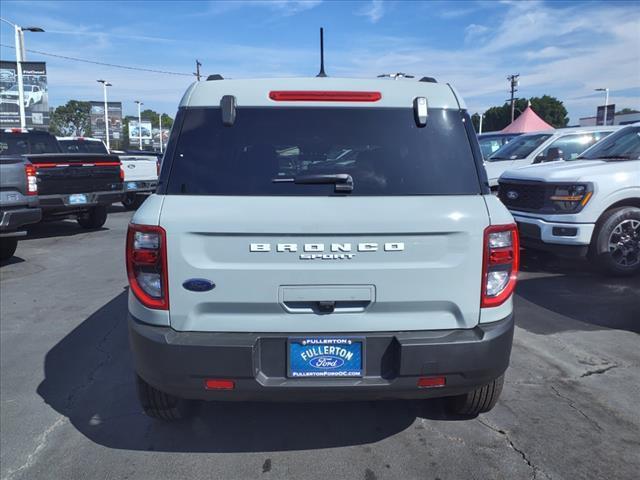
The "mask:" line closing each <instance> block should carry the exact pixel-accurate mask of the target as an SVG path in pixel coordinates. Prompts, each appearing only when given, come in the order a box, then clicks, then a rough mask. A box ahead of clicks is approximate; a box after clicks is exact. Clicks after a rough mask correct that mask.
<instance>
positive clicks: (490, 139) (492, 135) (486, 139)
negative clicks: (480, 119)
mask: <svg viewBox="0 0 640 480" xmlns="http://www.w3.org/2000/svg"><path fill="white" fill-rule="evenodd" d="M518 135H521V134H520V133H500V132H488V133H481V134H479V135H478V143H479V144H480V151H481V152H482V158H483V159H485V160H486V159H487V158H489V157H490V156H491V155H493V154H494V153H495V152H496V151H497V150H498V149H499V148H501V147H502V146H503V145H506V144H507V143H509V141H511V140H513V139H514V138H516V137H517V136H518Z"/></svg>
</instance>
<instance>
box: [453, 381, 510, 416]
mask: <svg viewBox="0 0 640 480" xmlns="http://www.w3.org/2000/svg"><path fill="white" fill-rule="evenodd" d="M503 384H504V375H501V376H499V377H498V378H496V379H495V380H493V381H492V382H491V383H488V384H487V385H484V386H482V387H480V388H477V389H475V390H474V391H472V392H469V393H467V394H464V395H458V396H456V397H450V398H447V409H448V410H449V412H450V413H453V414H455V415H464V416H465V417H467V416H468V417H477V416H478V415H479V414H481V413H487V412H488V411H490V410H491V409H492V408H493V407H495V405H496V403H497V402H498V398H500V393H502V385H503Z"/></svg>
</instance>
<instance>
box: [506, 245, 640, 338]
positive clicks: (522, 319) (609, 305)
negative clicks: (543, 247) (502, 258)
mask: <svg viewBox="0 0 640 480" xmlns="http://www.w3.org/2000/svg"><path fill="white" fill-rule="evenodd" d="M524 253H525V254H524V255H523V256H522V260H523V264H522V271H523V272H526V273H528V274H529V275H526V276H524V278H523V277H521V279H520V280H519V282H518V286H517V288H516V293H517V295H516V298H515V303H516V308H515V311H516V323H517V325H518V326H520V327H522V328H524V329H526V330H529V331H531V332H533V333H537V334H550V333H556V332H563V331H571V330H602V327H606V328H612V329H618V330H627V331H630V332H635V333H640V321H638V319H640V301H639V300H638V298H639V297H640V277H638V276H635V277H607V276H604V275H602V274H600V273H598V272H596V271H595V270H594V269H593V268H592V267H591V265H590V264H589V263H588V262H587V261H586V260H584V259H577V260H569V259H563V258H557V257H553V256H548V255H539V254H529V252H526V251H525V252H524ZM540 307H542V308H540Z"/></svg>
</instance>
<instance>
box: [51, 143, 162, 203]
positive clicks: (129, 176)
mask: <svg viewBox="0 0 640 480" xmlns="http://www.w3.org/2000/svg"><path fill="white" fill-rule="evenodd" d="M58 143H60V145H61V146H62V150H63V151H66V152H70V153H78V152H83V153H100V154H105V155H106V154H108V153H109V152H108V150H107V147H106V146H105V144H104V143H103V141H102V140H100V139H98V138H88V137H58ZM112 153H114V154H116V152H112ZM117 155H118V158H119V159H120V162H121V164H122V171H123V172H124V192H125V193H124V196H123V198H122V205H124V207H125V208H126V209H127V210H135V209H136V208H138V207H139V206H140V205H142V202H144V201H145V199H146V198H147V197H148V196H149V194H150V193H153V192H154V191H155V190H156V187H157V185H158V170H159V163H158V160H157V156H156V155H155V154H152V153H150V154H146V152H144V151H137V152H136V154H135V155H127V154H125V153H124V152H117Z"/></svg>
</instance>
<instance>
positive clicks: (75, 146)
mask: <svg viewBox="0 0 640 480" xmlns="http://www.w3.org/2000/svg"><path fill="white" fill-rule="evenodd" d="M58 143H59V144H60V147H62V151H63V152H64V153H100V154H103V155H106V154H108V153H109V152H107V147H105V146H104V143H102V142H95V141H87V140H58Z"/></svg>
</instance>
